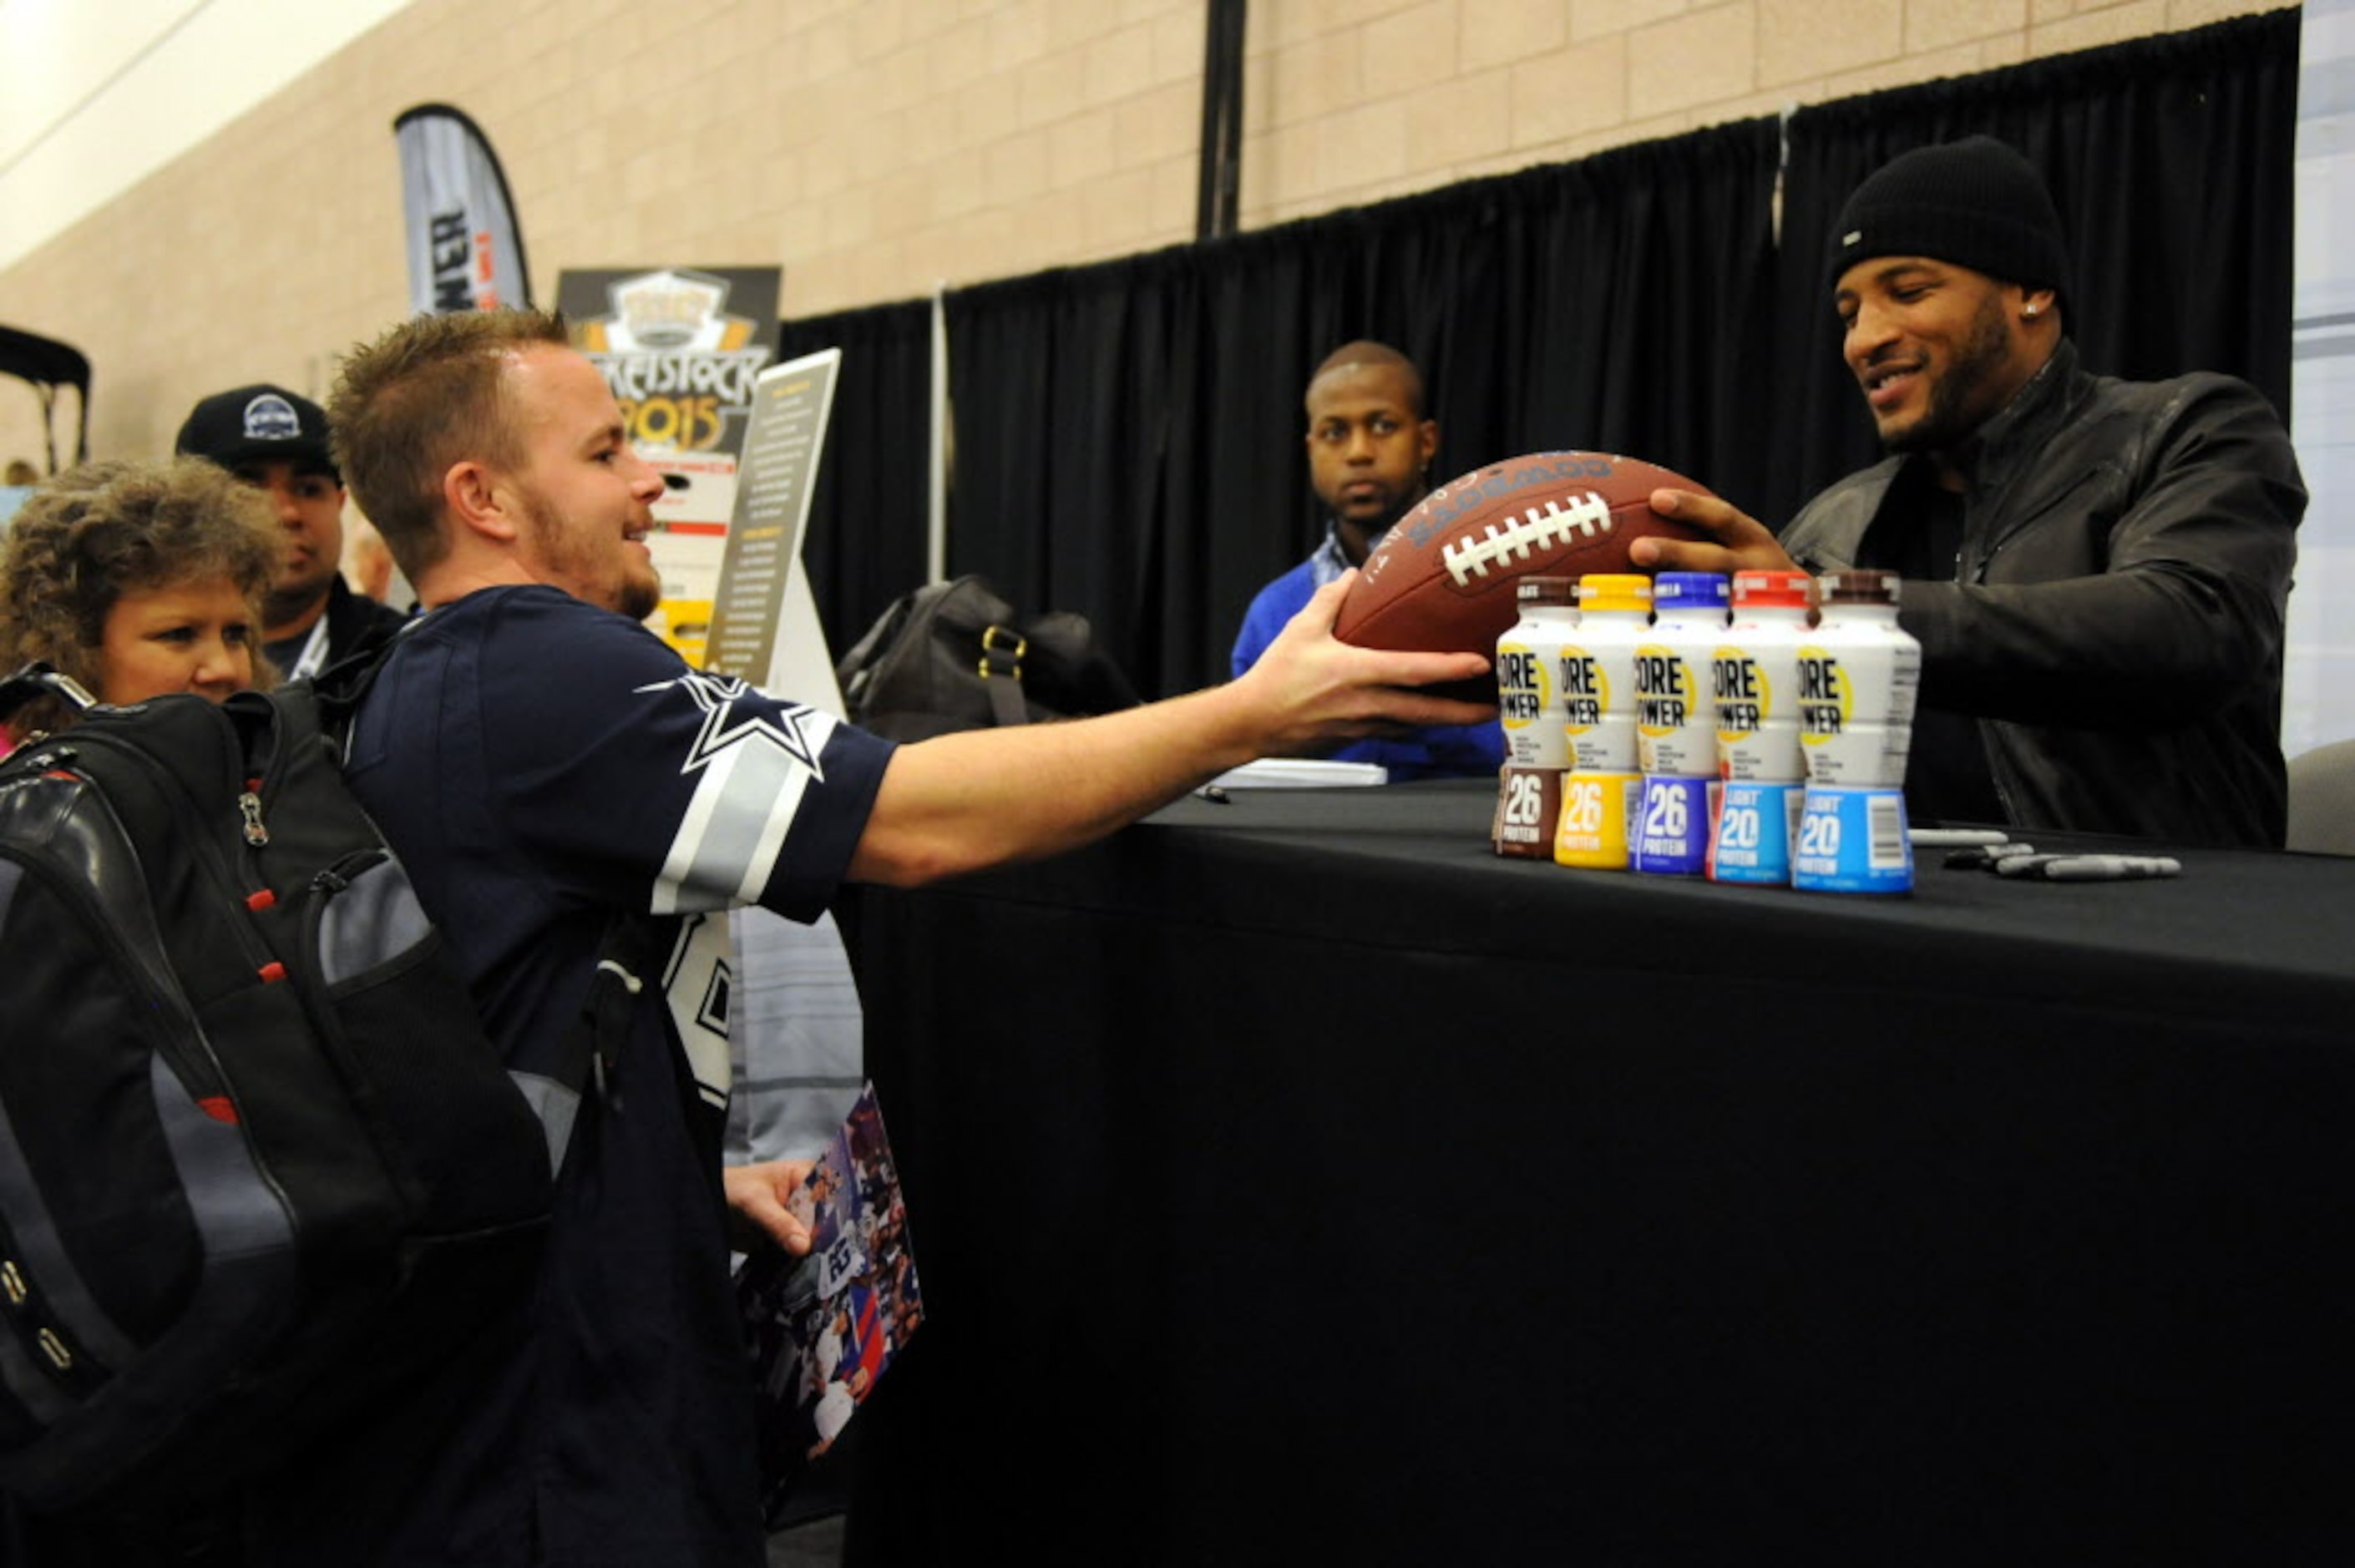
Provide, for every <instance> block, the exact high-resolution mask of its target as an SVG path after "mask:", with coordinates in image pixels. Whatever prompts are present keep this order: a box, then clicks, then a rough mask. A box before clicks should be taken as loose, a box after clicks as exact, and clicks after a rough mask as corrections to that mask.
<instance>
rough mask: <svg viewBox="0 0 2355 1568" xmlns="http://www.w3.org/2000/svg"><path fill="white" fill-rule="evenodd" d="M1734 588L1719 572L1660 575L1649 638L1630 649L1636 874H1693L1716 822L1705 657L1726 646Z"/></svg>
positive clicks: (1713, 735)
mask: <svg viewBox="0 0 2355 1568" xmlns="http://www.w3.org/2000/svg"><path fill="white" fill-rule="evenodd" d="M1731 603H1732V583H1731V582H1730V580H1729V579H1728V578H1727V577H1725V576H1724V575H1723V574H1722V573H1719V572H1662V573H1661V574H1660V575H1659V576H1658V577H1656V578H1655V579H1653V583H1652V632H1651V635H1650V637H1648V638H1646V640H1645V641H1643V642H1641V643H1639V644H1638V645H1637V646H1636V764H1637V767H1638V768H1639V769H1640V770H1641V772H1642V773H1643V776H1644V795H1643V800H1642V802H1641V803H1640V805H1639V806H1638V807H1637V810H1636V824H1637V825H1636V842H1635V844H1634V845H1633V846H1632V849H1631V852H1630V863H1632V864H1633V866H1634V868H1635V869H1636V871H1638V872H1641V873H1644V874H1646V875H1652V876H1699V875H1700V874H1702V873H1703V872H1704V871H1705V870H1707V869H1708V865H1709V838H1710V830H1711V829H1712V828H1713V827H1714V826H1715V824H1716V821H1717V796H1718V776H1717V705H1716V703H1715V701H1714V700H1713V698H1712V696H1711V691H1710V658H1711V656H1712V655H1713V654H1714V653H1715V652H1716V650H1717V647H1718V645H1719V644H1720V643H1721V642H1722V641H1724V640H1725V623H1726V611H1727V608H1728V606H1729V605H1730V604H1731Z"/></svg>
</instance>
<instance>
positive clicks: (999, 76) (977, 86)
mask: <svg viewBox="0 0 2355 1568" xmlns="http://www.w3.org/2000/svg"><path fill="white" fill-rule="evenodd" d="M1018 75H1019V72H1018V71H1004V72H993V73H991V74H990V75H988V76H986V77H983V78H981V79H979V80H977V81H969V82H967V83H965V84H964V86H963V87H961V88H959V89H958V90H956V93H955V96H954V99H953V100H952V101H951V102H950V104H949V105H948V106H947V112H946V113H944V114H943V116H942V118H943V119H944V120H946V121H947V122H949V123H951V124H953V125H954V126H955V127H956V133H957V136H958V137H959V138H960V139H961V140H962V141H964V143H966V144H967V145H969V146H978V145H980V144H981V143H985V142H996V141H999V140H1001V139H1003V138H1005V137H1007V136H1011V135H1013V134H1015V133H1016V132H1018V131H1019V130H1021V129H1022V110H1021V102H1020V93H1019V91H1018V88H1017V81H1018Z"/></svg>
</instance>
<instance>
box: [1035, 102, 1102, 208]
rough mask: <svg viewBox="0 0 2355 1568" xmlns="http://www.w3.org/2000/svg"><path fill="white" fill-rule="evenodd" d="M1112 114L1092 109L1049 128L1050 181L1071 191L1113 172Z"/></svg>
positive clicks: (1048, 173) (1048, 168)
mask: <svg viewBox="0 0 2355 1568" xmlns="http://www.w3.org/2000/svg"><path fill="white" fill-rule="evenodd" d="M1116 161H1117V157H1116V150H1115V149H1114V146H1113V134H1112V111H1110V110H1109V109H1092V110H1089V111H1087V112H1085V113H1083V114H1074V115H1071V116H1070V117H1069V118H1067V119H1064V120H1060V121H1058V122H1056V123H1054V124H1053V125H1050V126H1049V127H1047V180H1048V183H1049V184H1050V185H1052V186H1053V187H1054V188H1055V189H1057V190H1071V189H1073V188H1075V187H1077V186H1081V185H1086V184H1088V183H1089V182H1091V181H1093V180H1098V179H1101V178H1103V176H1104V175H1109V174H1111V173H1112V172H1113V168H1114V164H1115V163H1116Z"/></svg>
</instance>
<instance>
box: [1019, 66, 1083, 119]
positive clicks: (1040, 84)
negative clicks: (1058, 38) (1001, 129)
mask: <svg viewBox="0 0 2355 1568" xmlns="http://www.w3.org/2000/svg"><path fill="white" fill-rule="evenodd" d="M1086 79H1087V58H1086V56H1084V55H1082V53H1080V52H1079V51H1078V50H1076V49H1067V50H1064V51H1063V52H1061V53H1060V54H1051V55H1047V56H1044V57H1042V58H1039V59H1035V60H1032V61H1031V62H1030V63H1029V64H1028V65H1026V66H1024V67H1023V68H1022V69H1021V70H1020V72H1019V73H1018V75H1017V78H1016V82H1015V90H1014V108H1015V112H1016V114H1017V115H1018V116H1019V117H1020V120H1021V122H1022V123H1023V124H1024V125H1025V126H1031V125H1044V124H1046V123H1048V122H1050V121H1055V120H1060V119H1062V118H1063V117H1064V116H1066V115H1068V114H1071V113H1073V112H1075V111H1078V110H1080V109H1082V108H1084V107H1086V105H1085V103H1084V101H1083V99H1082V93H1083V91H1084V84H1085V82H1086Z"/></svg>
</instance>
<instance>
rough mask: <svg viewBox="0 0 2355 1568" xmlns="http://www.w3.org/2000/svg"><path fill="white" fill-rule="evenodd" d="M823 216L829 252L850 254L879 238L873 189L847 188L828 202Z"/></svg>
mask: <svg viewBox="0 0 2355 1568" xmlns="http://www.w3.org/2000/svg"><path fill="white" fill-rule="evenodd" d="M822 212H823V216H824V217H825V220H826V235H825V243H826V249H828V250H847V249H852V248H853V247H856V246H859V245H864V244H866V243H867V242H868V241H869V240H871V239H874V238H877V232H876V227H875V187H874V186H873V185H847V186H845V187H844V188H843V189H841V190H838V191H837V192H835V193H834V195H832V196H828V197H827V198H826V204H825V206H824V207H823V208H822Z"/></svg>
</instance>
